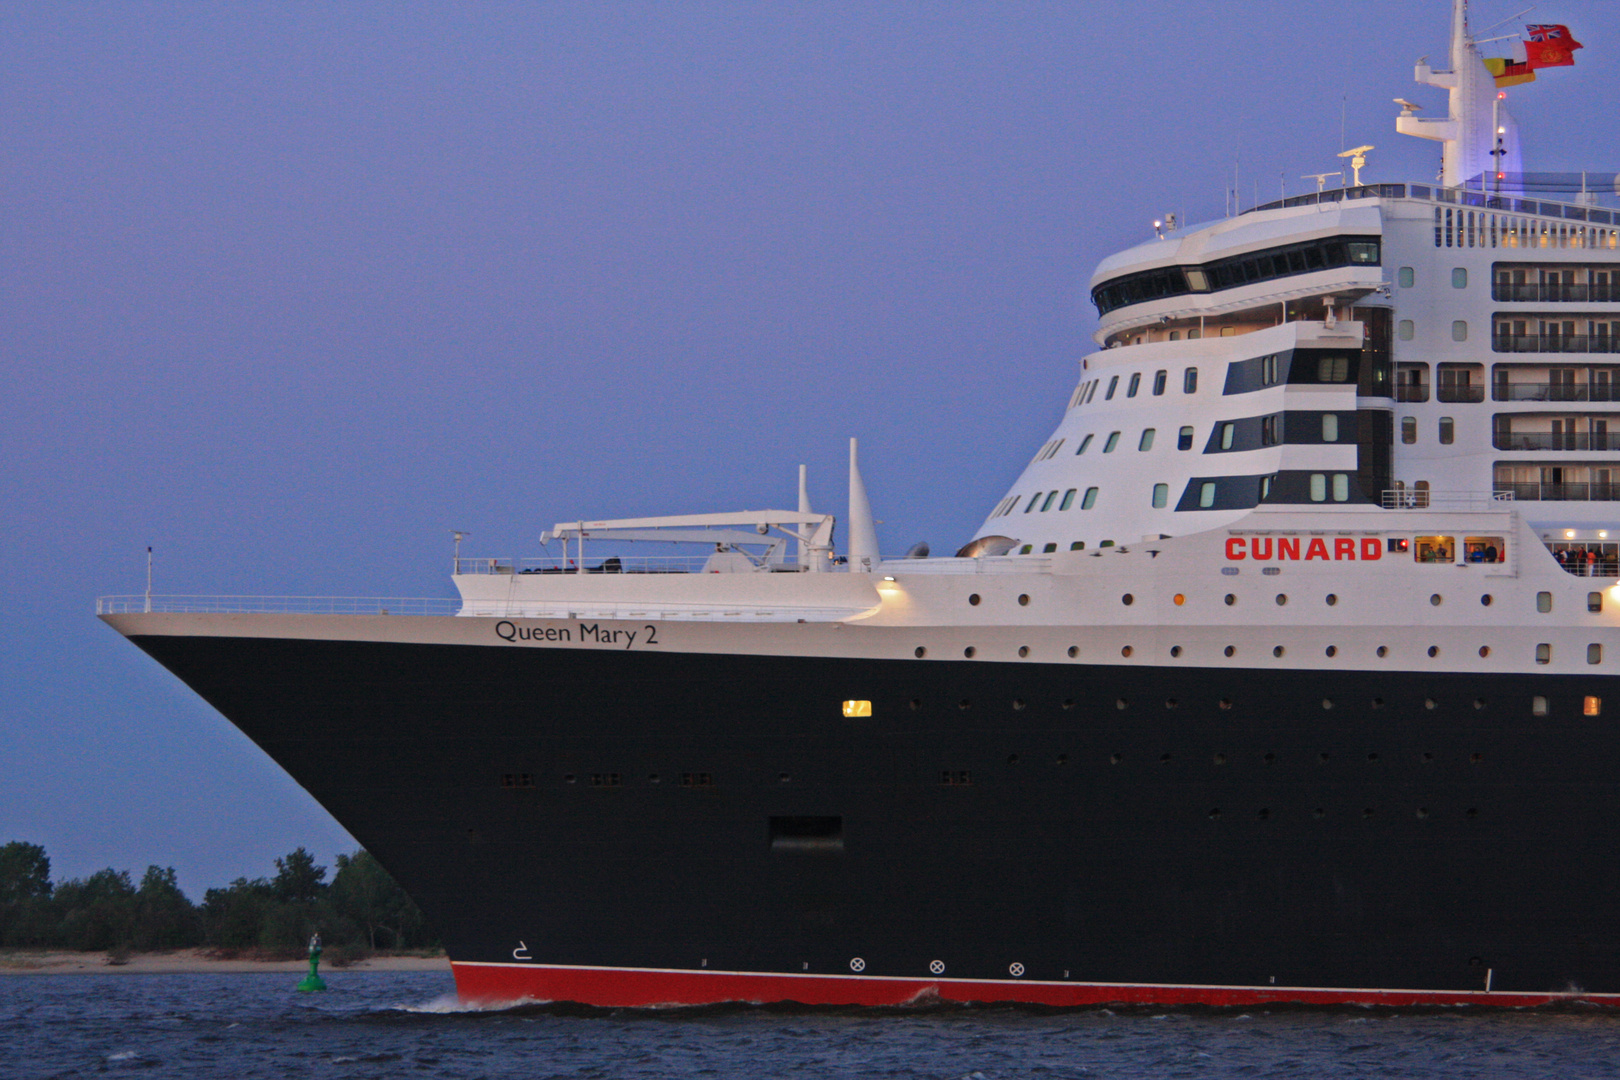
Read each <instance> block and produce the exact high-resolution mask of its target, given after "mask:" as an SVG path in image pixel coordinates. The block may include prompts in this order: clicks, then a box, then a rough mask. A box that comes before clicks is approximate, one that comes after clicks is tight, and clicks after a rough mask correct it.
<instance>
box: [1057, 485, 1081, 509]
mask: <svg viewBox="0 0 1620 1080" xmlns="http://www.w3.org/2000/svg"><path fill="white" fill-rule="evenodd" d="M1076 490H1077V489H1075V488H1070V489H1069V490H1068V491H1065V492H1064V493H1063V502H1062V503H1060V504H1059V505H1058V510H1059V511H1063V510H1067V509H1068V508H1069V507H1071V506H1073V505H1074V493H1075V491H1076Z"/></svg>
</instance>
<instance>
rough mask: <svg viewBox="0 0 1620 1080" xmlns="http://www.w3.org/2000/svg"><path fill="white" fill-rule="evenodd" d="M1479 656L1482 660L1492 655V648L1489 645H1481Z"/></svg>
mask: <svg viewBox="0 0 1620 1080" xmlns="http://www.w3.org/2000/svg"><path fill="white" fill-rule="evenodd" d="M1479 655H1480V657H1481V659H1483V658H1484V657H1487V656H1489V655H1491V647H1490V646H1489V645H1481V646H1480V647H1479Z"/></svg>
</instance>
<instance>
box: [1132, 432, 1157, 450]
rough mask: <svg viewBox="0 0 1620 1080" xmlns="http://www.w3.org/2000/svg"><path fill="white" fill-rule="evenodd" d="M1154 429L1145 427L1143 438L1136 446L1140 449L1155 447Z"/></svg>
mask: <svg viewBox="0 0 1620 1080" xmlns="http://www.w3.org/2000/svg"><path fill="white" fill-rule="evenodd" d="M1153 430H1154V429H1153V428H1143V429H1142V439H1141V441H1140V442H1138V443H1137V444H1136V448H1137V449H1138V450H1151V449H1153Z"/></svg>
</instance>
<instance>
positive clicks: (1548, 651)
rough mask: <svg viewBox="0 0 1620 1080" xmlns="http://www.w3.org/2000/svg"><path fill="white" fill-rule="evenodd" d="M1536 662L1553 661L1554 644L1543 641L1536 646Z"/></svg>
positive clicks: (1546, 662)
mask: <svg viewBox="0 0 1620 1080" xmlns="http://www.w3.org/2000/svg"><path fill="white" fill-rule="evenodd" d="M1536 663H1538V664H1550V663H1552V646H1551V645H1550V644H1548V643H1547V642H1542V643H1541V644H1540V645H1537V646H1536Z"/></svg>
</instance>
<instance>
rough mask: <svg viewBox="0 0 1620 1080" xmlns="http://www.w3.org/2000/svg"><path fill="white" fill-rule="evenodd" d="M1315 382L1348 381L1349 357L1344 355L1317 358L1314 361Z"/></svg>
mask: <svg viewBox="0 0 1620 1080" xmlns="http://www.w3.org/2000/svg"><path fill="white" fill-rule="evenodd" d="M1316 381H1317V382H1319V383H1342V382H1349V381H1350V357H1349V356H1346V355H1344V354H1342V353H1341V354H1338V355H1329V356H1322V357H1319V358H1318V359H1317V361H1316Z"/></svg>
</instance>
